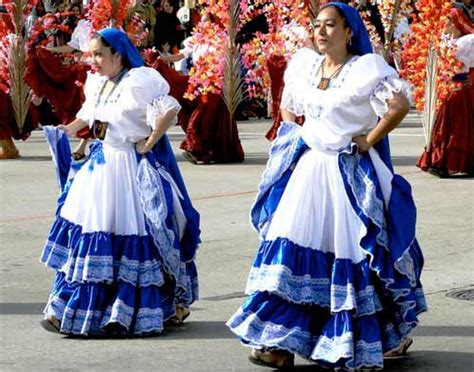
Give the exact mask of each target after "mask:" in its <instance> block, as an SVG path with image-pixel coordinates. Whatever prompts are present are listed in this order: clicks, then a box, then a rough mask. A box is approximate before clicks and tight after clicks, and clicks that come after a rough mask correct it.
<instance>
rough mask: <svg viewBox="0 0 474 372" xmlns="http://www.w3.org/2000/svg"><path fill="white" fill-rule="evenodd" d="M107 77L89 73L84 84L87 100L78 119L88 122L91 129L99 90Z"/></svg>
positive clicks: (77, 115) (78, 114)
mask: <svg viewBox="0 0 474 372" xmlns="http://www.w3.org/2000/svg"><path fill="white" fill-rule="evenodd" d="M105 79H106V77H105V76H101V75H99V74H94V73H92V72H90V71H89V72H87V78H86V82H85V83H84V95H85V97H86V100H85V101H84V103H83V104H82V107H81V109H80V110H79V111H78V112H77V114H76V118H77V119H81V120H82V121H84V122H86V123H87V125H88V126H89V127H90V126H91V125H92V121H93V117H94V108H95V101H96V99H97V96H98V94H99V90H100V88H101V87H102V84H104V82H105Z"/></svg>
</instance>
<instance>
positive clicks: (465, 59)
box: [456, 34, 474, 69]
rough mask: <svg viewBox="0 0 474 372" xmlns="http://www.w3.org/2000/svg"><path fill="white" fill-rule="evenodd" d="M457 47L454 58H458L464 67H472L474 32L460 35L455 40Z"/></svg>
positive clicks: (473, 64)
mask: <svg viewBox="0 0 474 372" xmlns="http://www.w3.org/2000/svg"><path fill="white" fill-rule="evenodd" d="M456 46H457V48H458V50H457V53H456V58H457V59H458V60H460V61H461V62H462V63H463V64H464V66H465V67H466V68H468V69H469V68H473V67H474V34H470V35H464V36H461V37H460V38H459V39H457V40H456Z"/></svg>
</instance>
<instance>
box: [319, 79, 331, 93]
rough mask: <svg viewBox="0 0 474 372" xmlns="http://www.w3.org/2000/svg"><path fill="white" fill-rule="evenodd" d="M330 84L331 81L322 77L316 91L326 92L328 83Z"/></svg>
mask: <svg viewBox="0 0 474 372" xmlns="http://www.w3.org/2000/svg"><path fill="white" fill-rule="evenodd" d="M330 82H331V79H329V78H325V77H322V78H321V81H320V82H319V84H318V89H321V90H326V89H328V88H329V83H330Z"/></svg>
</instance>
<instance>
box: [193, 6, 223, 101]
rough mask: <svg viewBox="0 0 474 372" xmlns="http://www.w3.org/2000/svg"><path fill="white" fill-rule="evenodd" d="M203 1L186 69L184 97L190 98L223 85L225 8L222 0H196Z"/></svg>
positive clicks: (219, 91) (216, 89) (219, 88)
mask: <svg viewBox="0 0 474 372" xmlns="http://www.w3.org/2000/svg"><path fill="white" fill-rule="evenodd" d="M198 3H199V4H200V5H206V7H204V9H203V11H202V13H201V21H200V22H199V23H198V25H197V26H196V27H195V29H194V31H193V39H194V41H193V45H195V46H196V47H195V49H194V51H193V53H194V64H193V67H192V68H191V70H190V71H189V83H188V89H187V91H186V93H185V95H184V97H185V98H187V99H190V100H194V99H196V98H197V97H198V96H200V95H202V96H205V95H207V94H209V93H215V94H220V93H221V91H222V87H223V86H224V70H225V57H224V56H225V46H226V44H227V38H228V35H227V30H226V28H225V25H226V24H227V23H226V22H229V14H228V11H229V8H228V1H226V0H199V1H198Z"/></svg>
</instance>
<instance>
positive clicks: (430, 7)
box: [400, 0, 460, 111]
mask: <svg viewBox="0 0 474 372" xmlns="http://www.w3.org/2000/svg"><path fill="white" fill-rule="evenodd" d="M451 6H452V3H451V0H419V1H417V3H416V7H417V10H418V16H415V17H414V22H413V23H412V25H411V28H412V31H413V33H412V34H411V36H410V38H409V40H408V42H407V44H406V45H405V47H404V50H403V53H402V69H401V71H400V73H401V76H402V77H403V78H405V79H407V80H409V81H410V82H411V83H412V84H414V85H415V89H414V92H413V99H414V101H415V106H416V108H417V110H418V111H423V108H424V105H425V98H424V97H425V89H426V79H427V72H426V67H427V61H428V54H429V51H430V49H434V51H435V52H436V54H437V66H438V67H437V69H436V72H435V73H436V85H437V100H436V109H438V108H439V106H440V104H441V101H442V100H443V99H444V98H446V97H447V95H448V94H449V92H450V91H451V90H452V88H453V85H454V84H455V83H453V82H452V77H453V76H454V74H455V73H456V72H457V70H458V68H459V67H460V62H458V61H457V60H456V58H455V55H456V50H455V46H454V43H452V42H450V41H449V40H448V39H447V38H446V37H444V36H443V30H444V25H445V23H446V20H447V17H448V15H449V12H450V10H451Z"/></svg>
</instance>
